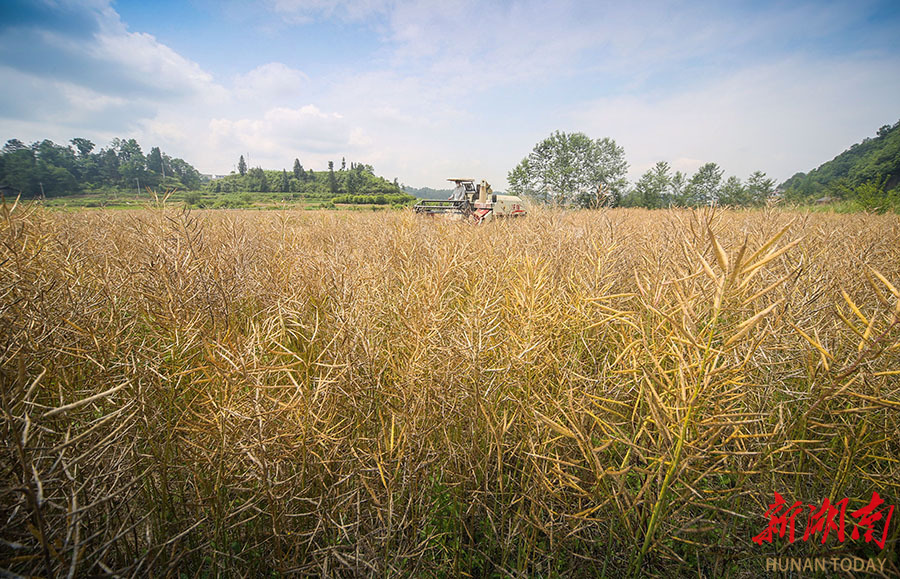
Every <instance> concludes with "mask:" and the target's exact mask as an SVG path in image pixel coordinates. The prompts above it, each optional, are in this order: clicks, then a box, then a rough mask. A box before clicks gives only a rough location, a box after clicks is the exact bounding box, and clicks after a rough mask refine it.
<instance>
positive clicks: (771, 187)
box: [746, 171, 775, 207]
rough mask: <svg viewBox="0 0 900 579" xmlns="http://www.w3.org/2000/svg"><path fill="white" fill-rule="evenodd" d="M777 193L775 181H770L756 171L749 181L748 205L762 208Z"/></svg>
mask: <svg viewBox="0 0 900 579" xmlns="http://www.w3.org/2000/svg"><path fill="white" fill-rule="evenodd" d="M774 191H775V179H769V178H768V177H766V174H765V173H763V172H762V171H754V172H753V174H752V175H750V178H749V179H747V187H746V193H747V203H748V204H749V205H752V206H754V207H761V206H763V205H765V204H766V201H767V200H768V199H769V195H771V194H772V193H773V192H774Z"/></svg>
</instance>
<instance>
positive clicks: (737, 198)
mask: <svg viewBox="0 0 900 579" xmlns="http://www.w3.org/2000/svg"><path fill="white" fill-rule="evenodd" d="M718 202H719V203H720V204H722V205H731V206H737V207H739V206H742V205H746V204H747V188H746V187H744V184H743V183H741V180H740V179H738V178H737V177H734V176H731V177H729V178H728V179H726V180H725V184H723V185H722V186H721V188H720V189H719V198H718Z"/></svg>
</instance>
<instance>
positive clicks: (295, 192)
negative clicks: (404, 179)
mask: <svg viewBox="0 0 900 579" xmlns="http://www.w3.org/2000/svg"><path fill="white" fill-rule="evenodd" d="M207 188H208V189H209V191H211V192H213V193H236V192H251V193H270V192H276V193H287V194H289V195H290V196H291V197H293V196H297V197H303V198H309V199H320V200H327V201H331V202H333V203H360V204H366V203H371V204H378V205H381V204H385V203H390V204H402V203H407V202H409V201H412V200H413V199H415V198H414V197H413V196H411V195H408V194H406V193H404V192H403V191H402V190H401V189H400V185H399V184H398V183H397V181H396V179H395V180H394V182H393V183H392V182H390V181H388V180H387V179H385V178H384V177H379V176H377V175H375V170H374V168H373V167H372V166H371V165H366V164H364V163H350V166H349V168H348V167H347V162H346V160H345V159H342V160H341V167H340V169H338V170H335V168H334V162H333V161H329V162H328V170H327V171H314V170H312V169H306V168H304V167H303V164H302V163H300V160H299V159H294V165H293V167H292V168H291V170H290V171H289V170H287V169H282V170H280V171H272V170H266V169H262V168H261V167H252V168H248V167H247V163H246V161H245V160H244V156H243V155H241V157H240V159H239V160H238V171H237V173H232V174H231V175H227V176H225V177H222V178H221V179H216V180H214V181H211V182H210V183H209V184H208V185H207Z"/></svg>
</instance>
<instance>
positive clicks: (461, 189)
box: [450, 182, 466, 201]
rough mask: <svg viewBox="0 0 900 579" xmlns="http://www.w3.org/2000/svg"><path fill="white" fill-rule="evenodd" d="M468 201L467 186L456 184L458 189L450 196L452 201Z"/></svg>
mask: <svg viewBox="0 0 900 579" xmlns="http://www.w3.org/2000/svg"><path fill="white" fill-rule="evenodd" d="M465 199H466V186H465V185H463V184H462V183H460V182H457V183H456V189H454V190H453V193H452V194H451V195H450V201H465Z"/></svg>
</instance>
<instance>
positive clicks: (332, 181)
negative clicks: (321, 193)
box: [328, 161, 338, 195]
mask: <svg viewBox="0 0 900 579" xmlns="http://www.w3.org/2000/svg"><path fill="white" fill-rule="evenodd" d="M328 191H330V192H331V194H332V195H336V194H337V192H338V182H337V178H336V177H335V176H334V161H328Z"/></svg>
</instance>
